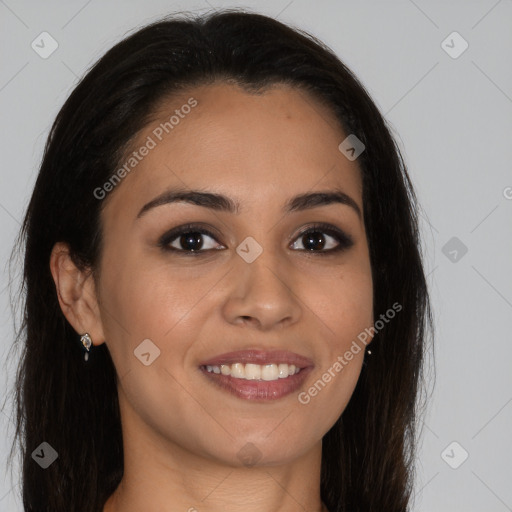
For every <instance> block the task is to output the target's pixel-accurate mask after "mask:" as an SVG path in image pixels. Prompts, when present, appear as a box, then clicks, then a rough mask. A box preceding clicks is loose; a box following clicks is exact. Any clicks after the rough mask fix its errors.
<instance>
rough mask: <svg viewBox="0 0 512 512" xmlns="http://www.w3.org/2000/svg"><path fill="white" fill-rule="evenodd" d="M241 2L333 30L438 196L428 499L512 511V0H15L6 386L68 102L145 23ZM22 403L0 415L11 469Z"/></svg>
mask: <svg viewBox="0 0 512 512" xmlns="http://www.w3.org/2000/svg"><path fill="white" fill-rule="evenodd" d="M225 6H246V7H248V8H251V9H253V10H257V11H259V12H262V13H264V14H268V15H271V16H273V17H276V18H278V19H279V20H280V21H283V22H287V23H291V24H293V25H296V26H298V27H300V28H304V29H305V30H308V31H310V32H311V33H313V34H314V35H316V36H317V37H319V38H320V39H322V40H323V41H325V42H326V43H327V44H328V45H329V46H330V47H331V48H332V49H334V50H335V52H336V53H337V54H338V55H339V56H340V58H341V59H342V60H343V61H344V62H345V63H346V64H347V65H348V66H349V67H350V68H351V69H352V70H353V71H354V72H355V73H356V75H357V76H358V77H359V78H360V79H361V81H362V82H363V84H364V85H365V86H366V87H367V89H368V90H369V92H370V94H371V95H372V96H373V99H374V101H375V102H376V104H377V106H378V107H379V108H380V110H381V111H382V112H383V114H385V116H386V118H387V120H388V121H389V124H390V126H391V128H392V130H393V133H394V134H395V136H396V137H397V139H398V141H399V145H400V148H401V149H402V151H403V155H404V157H405V159H406V163H407V165H408V167H409V171H410V174H411V177H412V180H413V183H414V185H415V187H416V191H417V193H418V196H419V199H420V202H421V204H422V206H423V209H424V212H423V213H422V233H423V239H424V243H425V248H426V249H425V265H426V269H427V273H428V280H429V285H430V291H431V295H432V300H433V305H434V314H435V321H436V328H435V337H436V349H435V359H433V360H431V361H430V364H431V365H432V364H434V362H435V365H436V380H435V387H434V385H433V383H431V384H430V385H431V387H432V388H433V389H434V391H433V395H432V400H431V402H430V406H429V410H428V414H427V416H426V418H425V426H424V430H423V436H422V438H421V447H420V452H419V461H418V464H417V481H416V486H415V496H416V499H415V504H414V511H415V512H420V511H435V512H444V511H446V512H454V511H465V512H473V511H486V512H493V511H496V512H501V511H506V510H512V486H511V485H510V484H511V476H512V464H511V462H510V461H511V458H512V441H511V436H510V432H511V431H512V429H511V426H512V403H511V402H512V376H511V360H512V339H511V338H512V336H511V331H510V319H511V318H512V271H511V269H510V266H511V263H512V258H511V256H512V242H511V235H512V229H511V228H512V222H511V221H512V172H511V169H512V166H511V162H512V144H511V136H512V69H511V63H512V59H511V50H512V1H511V0H501V1H495V0H480V1H476V0H474V1H450V2H446V1H440V0H436V1H426V0H415V1H413V0H396V1H389V0H388V1H381V2H379V1H377V0H374V1H364V2H363V1H361V2H356V1H334V0H331V1H323V2H322V1H316V2H314V3H313V2H307V1H305V0H292V1H290V0H279V1H278V0H273V1H272V2H270V1H260V2H256V1H254V0H253V1H250V2H245V3H242V2H227V1H226V2H224V1H218V0H209V1H208V2H205V1H186V2H171V1H163V0H146V1H144V2H143V1H130V2H121V1H110V2H99V1H97V0H92V1H89V2H87V1H82V0H80V1H67V2H63V1H61V2H56V1H46V2H36V1H32V2H28V1H15V0H5V1H3V0H0V20H1V21H0V24H1V30H0V34H1V35H0V38H1V50H0V52H1V57H2V60H1V62H2V66H1V69H0V105H1V109H2V117H1V123H2V134H3V135H2V142H1V144H2V153H1V154H2V159H1V178H0V179H1V182H0V183H1V187H0V234H1V239H2V243H1V245H0V258H1V261H2V270H1V272H2V275H1V279H2V286H1V292H2V293H1V295H0V301H1V304H0V305H1V325H0V330H1V331H0V333H1V337H0V362H1V363H2V370H1V371H2V375H1V377H2V381H1V387H0V389H2V397H0V398H2V399H3V398H4V396H5V391H4V388H5V386H10V385H11V383H12V377H13V372H14V368H13V366H12V365H10V366H5V364H6V363H5V359H6V352H7V350H8V348H9V347H10V346H11V343H12V337H13V325H12V324H13V315H12V313H11V310H10V307H9V294H8V292H7V289H6V285H7V280H8V274H7V270H8V267H6V266H5V265H6V264H7V259H8V256H9V254H10V250H11V247H12V243H13V240H14V236H15V234H16V233H17V230H18V228H19V222H20V219H21V218H22V214H23V211H24V209H25V207H26V206H27V202H28V199H29V197H30V194H31V190H32V188H33V185H34V181H35V178H36V175H37V170H38V165H39V163H40V159H41V156H42V149H43V144H44V142H45V139H46V136H47V134H48V130H49V127H50V125H51V123H52V122H53V119H54V117H55V115H56V114H57V112H58V109H59V108H60V107H61V105H62V103H63V102H64V101H65V99H66V97H67V96H68V94H69V93H70V92H71V90H72V89H73V87H74V85H75V83H76V81H77V78H78V77H80V76H81V75H82V74H83V73H84V72H85V70H86V69H87V68H88V67H89V66H90V65H91V64H93V63H94V62H95V61H96V60H97V59H98V58H99V57H100V56H101V55H102V54H103V53H104V52H105V51H106V50H107V49H108V48H110V47H111V46H112V45H113V44H115V43H116V42H117V41H119V40H120V39H121V38H122V37H123V35H125V34H126V33H127V32H128V31H130V30H131V29H133V28H134V27H136V26H139V25H141V24H143V23H146V22H149V21H151V20H154V19H156V18H157V17H158V16H160V15H163V14H167V13H170V12H172V11H176V10H189V11H196V12H197V11H199V12H202V11H206V10H210V9H215V8H220V7H225ZM43 31H47V32H49V33H50V34H51V36H52V37H53V38H54V39H55V40H56V41H57V42H58V45H59V46H58V49H57V50H56V51H55V52H54V53H53V54H52V55H51V56H50V57H49V58H47V59H42V58H41V57H40V56H39V55H38V54H37V53H36V52H35V51H34V50H33V49H32V48H31V43H32V41H34V40H35V39H36V38H37V37H38V36H39V34H40V33H41V32H43ZM454 31H457V32H458V33H459V34H460V35H461V36H462V38H463V39H464V40H465V41H467V43H468V44H469V47H468V48H467V50H466V51H464V52H463V53H462V54H460V55H457V58H453V57H451V56H450V55H449V54H448V53H447V52H446V51H445V48H446V49H447V50H450V49H449V48H447V47H446V45H449V46H451V47H452V48H451V50H450V51H451V52H452V53H453V52H456V54H458V53H459V52H460V50H461V49H462V48H463V47H462V43H461V40H458V39H457V37H455V38H453V36H452V37H450V38H448V40H447V41H446V43H444V44H443V41H444V40H445V39H446V38H447V37H448V36H449V35H450V34H451V33H452V32H454ZM452 39H453V42H452ZM453 237H456V239H455V240H452V238H453ZM446 244H448V245H446ZM464 247H466V248H467V253H466V254H463V250H464ZM454 251H455V252H454ZM16 284H17V283H16ZM9 413H11V410H10V409H9V408H7V409H5V410H4V411H3V413H0V431H1V432H0V459H1V463H0V467H1V468H2V471H4V469H3V468H4V467H5V464H4V463H3V462H4V460H6V458H7V453H8V449H9V447H10V439H11V436H12V433H13V429H12V421H11V420H10V418H9ZM6 437H7V440H5V438H6ZM453 442H456V443H457V444H455V445H453V444H452V443H453ZM465 452H467V453H468V454H469V456H468V458H467V459H466V460H465V461H463V456H464V453H465ZM462 461H463V462H462ZM450 464H451V466H458V467H457V468H456V469H454V467H451V466H450ZM17 469H18V468H17V466H15V468H14V470H13V474H12V477H11V475H10V473H9V472H5V473H3V478H1V479H0V510H1V511H2V512H3V511H5V512H15V511H20V512H21V510H22V507H21V500H20V498H19V496H18V494H19V492H20V485H19V477H18V472H17ZM11 478H12V479H11Z"/></svg>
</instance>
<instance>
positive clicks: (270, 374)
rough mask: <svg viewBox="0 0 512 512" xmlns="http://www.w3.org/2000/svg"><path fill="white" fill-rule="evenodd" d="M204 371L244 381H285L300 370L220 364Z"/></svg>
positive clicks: (267, 365) (208, 367)
mask: <svg viewBox="0 0 512 512" xmlns="http://www.w3.org/2000/svg"><path fill="white" fill-rule="evenodd" d="M206 370H207V371H208V372H210V373H222V375H231V377H234V378H235V379H246V380H277V379H285V378H286V377H288V376H289V375H294V374H296V373H299V372H300V368H298V367H296V366H295V365H294V364H274V363H272V364H263V365H259V364H252V363H248V364H245V365H244V364H243V363H234V364H231V365H228V364H221V365H220V366H209V365H208V366H207V367H206Z"/></svg>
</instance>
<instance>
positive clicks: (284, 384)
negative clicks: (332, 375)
mask: <svg viewBox="0 0 512 512" xmlns="http://www.w3.org/2000/svg"><path fill="white" fill-rule="evenodd" d="M233 363H242V364H248V363H253V364H261V365H263V364H271V363H275V364H281V363H286V364H293V365H295V366H296V367H297V368H300V372H299V373H296V374H294V375H290V376H288V377H286V378H285V379H277V380H270V381H265V380H246V379H237V378H235V377H232V376H231V375H222V374H218V373H212V372H208V371H207V370H206V366H220V365H222V364H233ZM313 368H314V364H313V361H311V359H308V358H307V357H304V356H301V355H299V354H296V353H294V352H289V351H287V350H270V351H268V350H239V351H237V352H227V353H225V354H221V355H219V356H216V357H214V358H212V359H208V360H207V361H204V362H202V363H201V364H200V365H199V369H200V370H201V373H203V375H204V376H205V377H206V378H207V379H209V381H210V382H212V383H213V384H215V385H216V386H218V388H219V389H221V390H223V391H226V392H228V393H230V394H231V395H234V396H236V397H237V398H241V399H243V400H251V401H256V402H266V401H271V400H278V399H280V398H283V397H285V396H287V395H290V394H291V393H293V392H295V391H297V390H298V389H299V388H300V386H301V385H302V384H303V382H304V380H305V379H306V378H307V376H308V375H309V374H310V372H311V371H312V370H313Z"/></svg>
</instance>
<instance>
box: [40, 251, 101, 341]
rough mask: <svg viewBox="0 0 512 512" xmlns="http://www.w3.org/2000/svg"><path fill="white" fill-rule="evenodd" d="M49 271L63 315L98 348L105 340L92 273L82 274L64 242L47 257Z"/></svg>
mask: <svg viewBox="0 0 512 512" xmlns="http://www.w3.org/2000/svg"><path fill="white" fill-rule="evenodd" d="M50 271H51V273H52V276H53V280H54V282H55V286H56V289H57V296H58V298H59V304H60V308H61V310H62V313H63V314H64V316H65V317H66V319H67V320H68V322H69V323H70V324H71V325H72V326H73V328H74V329H75V331H76V332H77V333H78V334H80V335H82V334H85V333H86V332H87V333H89V334H90V336H91V339H92V342H93V345H101V344H102V343H104V341H105V338H104V334H103V324H102V322H101V315H100V310H99V306H98V300H97V295H96V287H95V284H94V279H93V276H92V273H90V272H85V271H81V270H79V269H78V268H77V266H76V265H75V264H74V262H73V260H72V259H71V256H70V254H69V247H68V245H67V244H65V243H64V242H57V243H56V244H55V245H54V247H53V249H52V253H51V255H50Z"/></svg>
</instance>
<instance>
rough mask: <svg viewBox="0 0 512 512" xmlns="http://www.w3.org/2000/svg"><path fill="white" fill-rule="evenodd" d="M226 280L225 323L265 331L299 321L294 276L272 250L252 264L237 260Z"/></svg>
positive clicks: (297, 293)
mask: <svg viewBox="0 0 512 512" xmlns="http://www.w3.org/2000/svg"><path fill="white" fill-rule="evenodd" d="M230 279H231V281H232V286H230V287H229V292H228V296H227V298H226V302H225V304H224V307H223V314H224V316H225V318H226V320H227V321H228V322H230V323H232V324H234V325H237V324H238V325H244V324H248V325H253V326H254V327H255V328H257V329H258V330H261V331H267V330H272V329H276V328H282V327H284V326H287V325H292V324H294V323H296V322H297V321H298V320H299V319H300V317H301V315H302V311H303V304H302V302H301V300H300V298H299V295H300V293H299V290H297V289H296V288H297V280H298V275H297V274H296V272H295V271H293V269H291V267H289V266H288V267H287V266H286V264H285V262H284V261H278V258H277V256H275V255H273V254H272V251H263V252H262V254H260V256H258V258H256V260H254V261H253V262H252V263H247V262H246V261H244V260H243V259H242V258H240V259H239V261H237V262H236V263H235V268H234V269H233V271H232V272H231V278H230Z"/></svg>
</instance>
